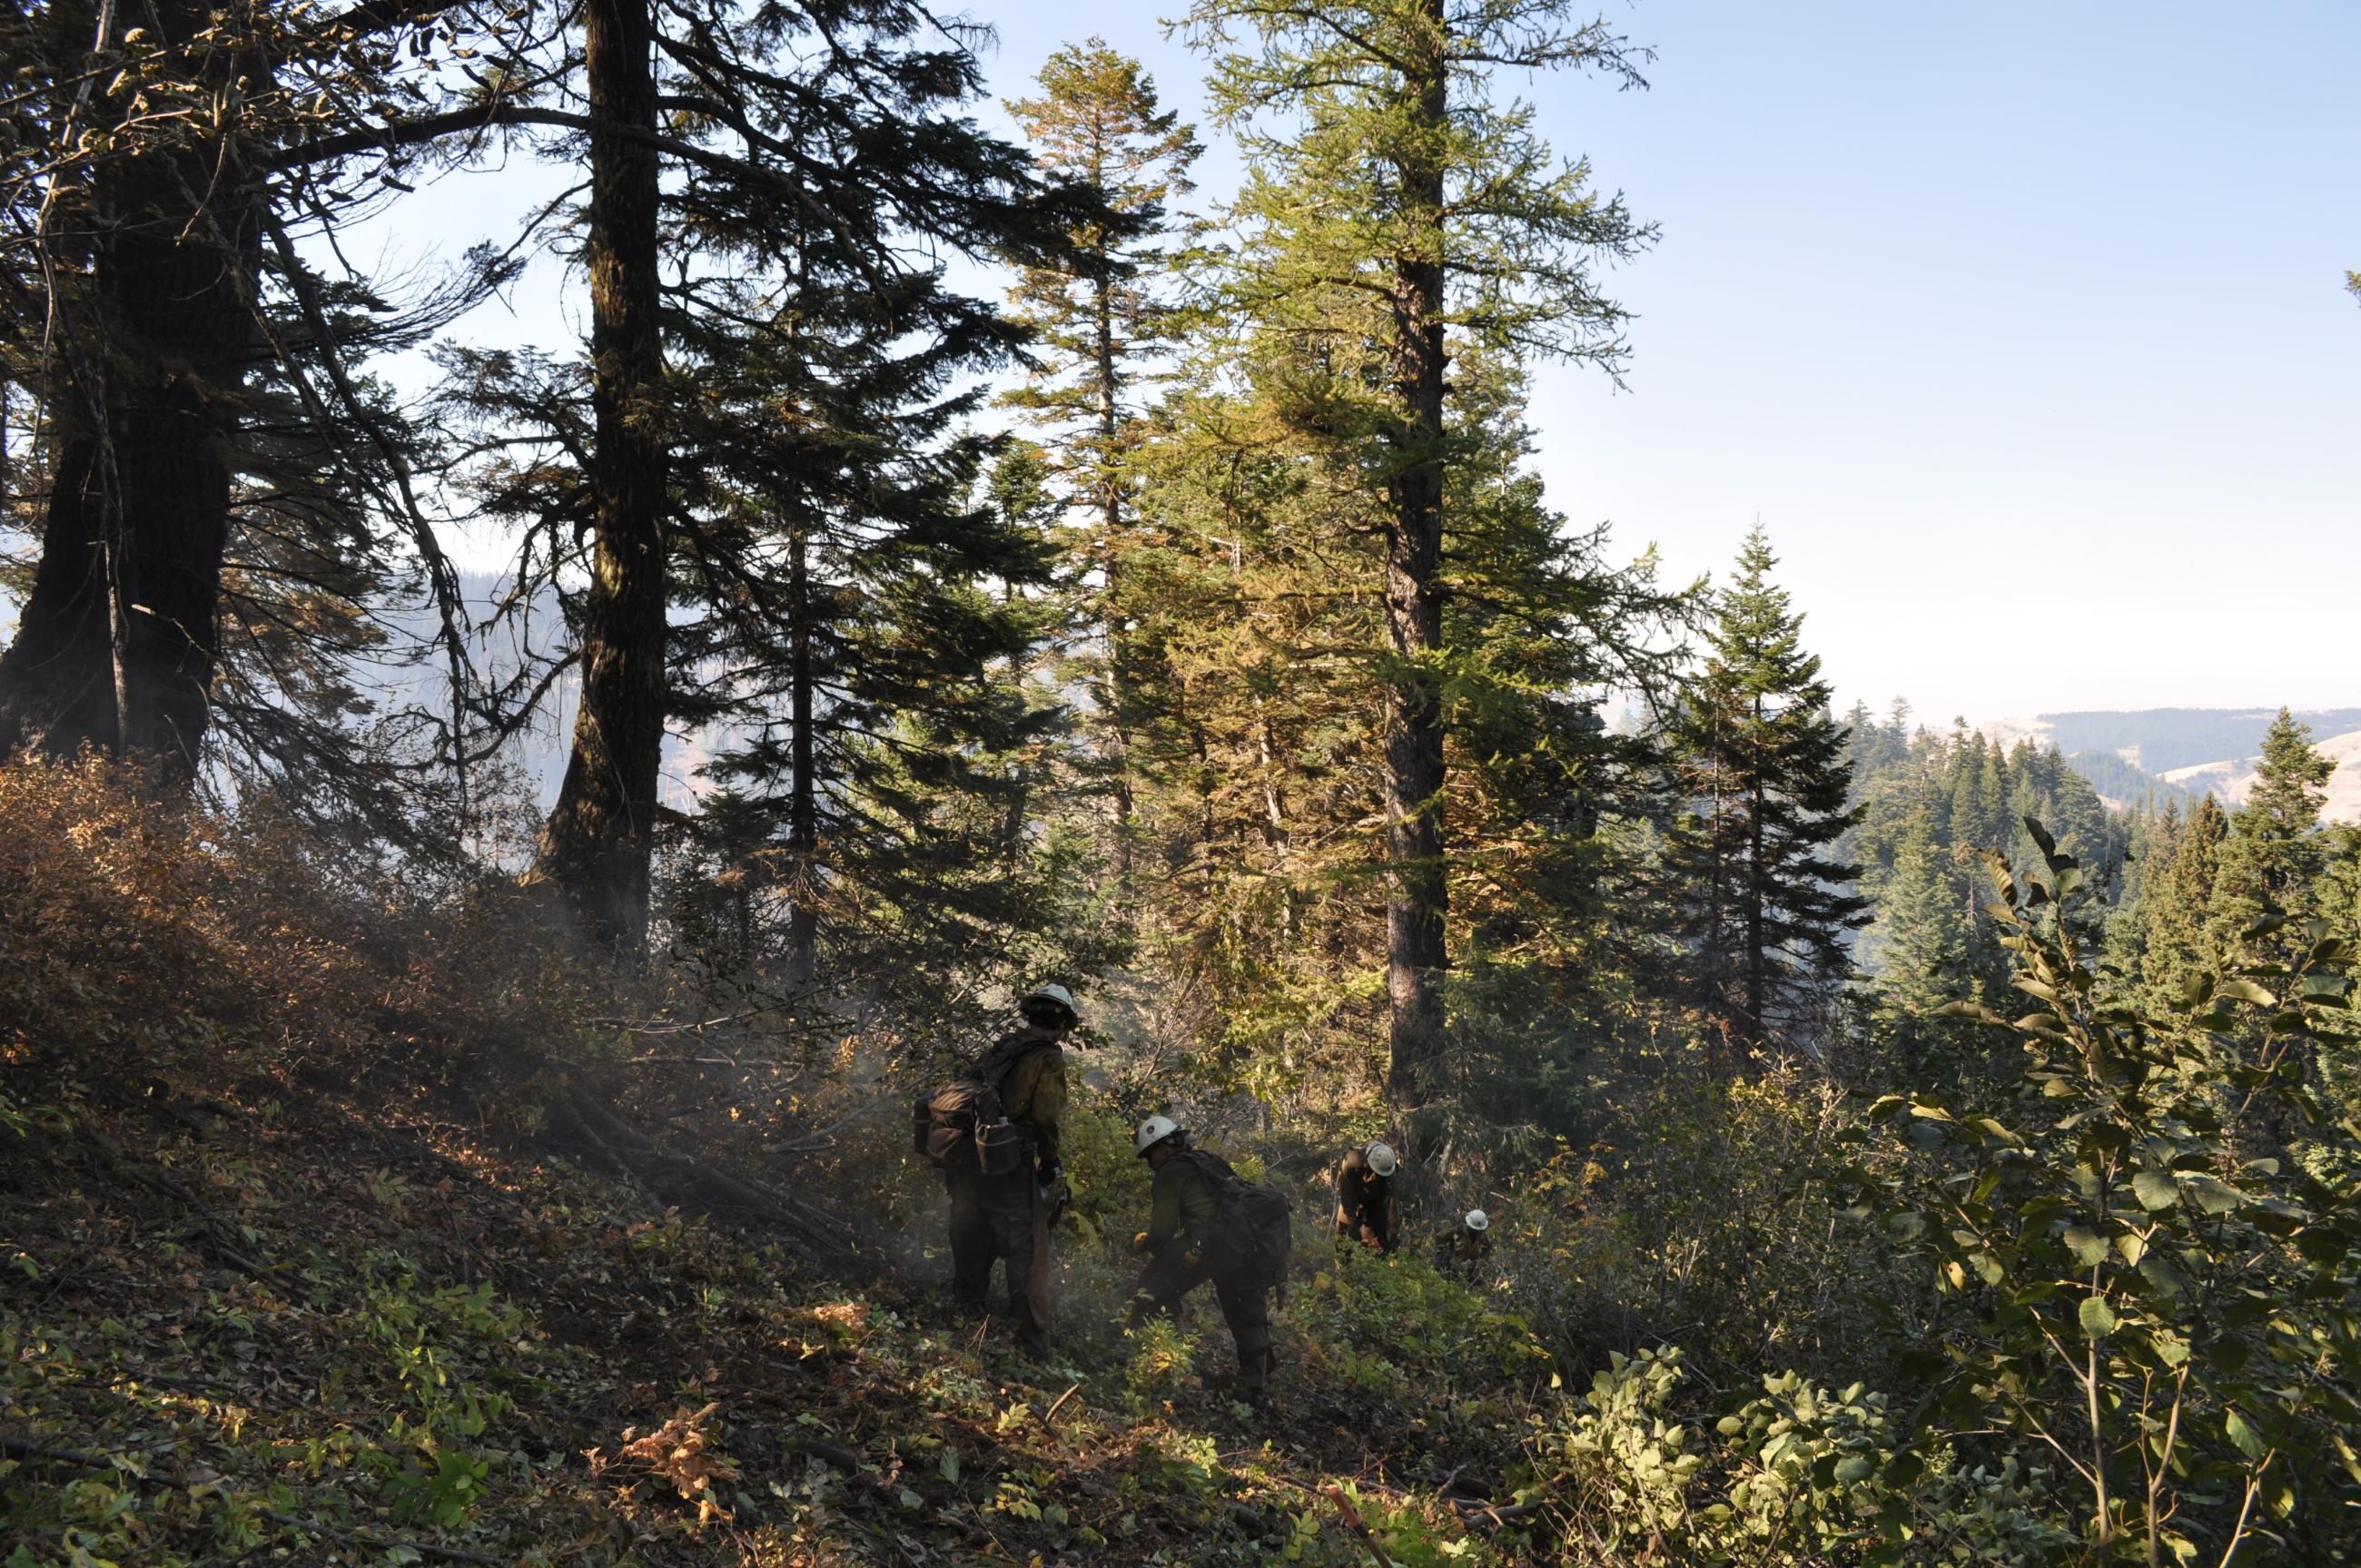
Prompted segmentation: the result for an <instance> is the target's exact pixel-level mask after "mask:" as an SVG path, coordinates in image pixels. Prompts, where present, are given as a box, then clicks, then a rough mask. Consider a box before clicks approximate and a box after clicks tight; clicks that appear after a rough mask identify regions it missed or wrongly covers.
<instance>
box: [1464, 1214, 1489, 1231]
mask: <svg viewBox="0 0 2361 1568" xmlns="http://www.w3.org/2000/svg"><path fill="white" fill-rule="evenodd" d="M1467 1228H1468V1229H1469V1230H1471V1231H1488V1230H1490V1229H1491V1228H1492V1216H1491V1215H1489V1214H1487V1213H1486V1212H1484V1211H1483V1210H1481V1209H1470V1210H1468V1211H1467Z"/></svg>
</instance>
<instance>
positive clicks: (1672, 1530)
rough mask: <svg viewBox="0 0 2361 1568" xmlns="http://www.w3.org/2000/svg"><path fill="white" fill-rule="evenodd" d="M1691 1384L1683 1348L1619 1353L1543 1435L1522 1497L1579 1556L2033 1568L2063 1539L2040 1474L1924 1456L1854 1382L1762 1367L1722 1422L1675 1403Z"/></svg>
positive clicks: (1772, 1565) (1796, 1567) (1786, 1566)
mask: <svg viewBox="0 0 2361 1568" xmlns="http://www.w3.org/2000/svg"><path fill="white" fill-rule="evenodd" d="M1686 1382H1687V1373H1686V1368H1685V1366H1684V1365H1683V1361H1682V1356H1681V1353H1680V1351H1679V1350H1677V1349H1671V1350H1665V1351H1662V1352H1655V1351H1643V1352H1642V1353H1641V1354H1639V1355H1637V1356H1634V1357H1630V1358H1626V1357H1623V1356H1617V1357H1615V1358H1614V1360H1613V1364H1612V1365H1610V1366H1609V1367H1608V1368H1607V1369H1606V1370H1604V1371H1601V1372H1599V1373H1598V1375H1597V1376H1595V1377H1594V1378H1593V1379H1592V1383H1591V1388H1590V1392H1589V1393H1588V1394H1587V1395H1585V1396H1583V1397H1582V1398H1579V1399H1577V1400H1576V1401H1574V1402H1573V1403H1571V1404H1570V1405H1568V1406H1565V1407H1563V1408H1561V1409H1560V1411H1559V1412H1558V1414H1557V1415H1556V1416H1555V1417H1554V1419H1553V1420H1549V1421H1547V1422H1545V1423H1543V1426H1542V1429H1541V1431H1539V1432H1538V1434H1537V1435H1536V1438H1535V1441H1534V1442H1533V1444H1532V1458H1533V1464H1534V1470H1535V1475H1536V1477H1537V1479H1536V1482H1535V1485H1534V1486H1533V1487H1532V1489H1531V1490H1530V1491H1529V1492H1528V1493H1527V1494H1526V1496H1527V1497H1528V1498H1529V1499H1531V1500H1534V1501H1537V1502H1539V1503H1540V1504H1541V1505H1542V1507H1543V1511H1544V1512H1545V1513H1547V1514H1548V1515H1549V1516H1550V1517H1551V1518H1553V1519H1554V1520H1555V1522H1556V1523H1557V1525H1558V1527H1559V1528H1560V1529H1561V1530H1563V1531H1564V1533H1565V1536H1566V1537H1567V1539H1568V1540H1570V1541H1574V1542H1576V1543H1577V1545H1578V1547H1579V1549H1580V1550H1581V1551H1583V1552H1587V1554H1588V1557H1587V1559H1585V1560H1595V1561H1598V1562H1602V1563H1620V1562H1625V1561H1630V1560H1631V1559H1632V1558H1633V1557H1635V1556H1642V1555H1644V1556H1645V1557H1647V1558H1648V1559H1649V1560H1651V1561H1653V1562H1658V1563H1697V1564H1707V1563H1745V1564H1748V1565H1750V1568H1758V1565H1759V1568H1790V1565H1792V1568H1807V1565H1818V1564H1830V1563H1861V1564H1864V1565H1867V1564H1902V1563H1913V1564H1916V1563H1925V1564H1929V1565H1931V1564H1935V1563H1994V1564H2023V1565H2030V1564H2033V1563H2043V1562H2047V1561H2049V1560H2050V1559H2051V1557H2052V1556H2053V1554H2054V1553H2055V1552H2057V1551H2058V1550H2059V1548H2061V1547H2062V1546H2064V1545H2066V1544H2068V1543H2069V1542H2070V1541H2071V1539H2072V1537H2071V1536H2070V1534H2069V1533H2068V1532H2066V1531H2064V1530H2060V1529H2059V1528H2058V1527H2057V1526H2056V1525H2055V1524H2054V1523H2052V1522H2050V1520H2049V1519H2048V1517H2047V1515H2048V1512H2049V1511H2050V1510H2048V1508H2047V1507H2046V1497H2047V1493H2046V1481H2047V1477H2046V1476H2044V1475H2041V1474H2039V1473H2027V1472H2022V1471H2020V1470H2019V1469H2018V1467H2017V1466H2016V1465H2015V1463H2014V1462H2013V1461H2010V1462H2004V1463H2003V1464H2001V1465H1999V1466H1998V1467H1996V1468H1993V1469H1962V1468H1960V1467H1959V1466H1958V1465H1956V1464H1951V1463H1949V1460H1948V1456H1943V1458H1942V1460H1941V1462H1940V1463H1929V1462H1928V1461H1927V1459H1926V1458H1924V1457H1922V1456H1921V1455H1920V1454H1919V1453H1917V1452H1916V1451H1915V1449H1914V1448H1913V1447H1912V1446H1911V1444H1910V1443H1909V1442H1907V1439H1906V1437H1905V1435H1904V1434H1902V1433H1901V1432H1899V1431H1897V1430H1896V1428H1895V1425H1894V1422H1893V1420H1891V1418H1890V1416H1889V1415H1888V1412H1887V1409H1886V1401H1885V1398H1884V1397H1883V1395H1880V1394H1874V1393H1870V1392H1868V1391H1866V1390H1864V1389H1863V1388H1862V1387H1861V1386H1860V1385H1859V1384H1854V1385H1852V1386H1851V1387H1847V1388H1845V1389H1843V1390H1841V1391H1839V1392H1831V1391H1829V1390H1828V1389H1827V1388H1825V1387H1821V1386H1820V1385H1818V1384H1817V1383H1815V1382H1813V1381H1812V1380H1811V1379H1809V1378H1806V1377H1804V1376H1800V1375H1798V1374H1795V1373H1792V1372H1790V1373H1783V1374H1779V1375H1776V1376H1767V1377H1765V1378H1764V1379H1763V1384H1762V1387H1763V1392H1762V1394H1761V1395H1760V1396H1758V1397H1757V1398H1752V1399H1750V1400H1748V1401H1747V1402H1746V1403H1745V1404H1743V1405H1741V1406H1740V1407H1739V1408H1738V1409H1736V1410H1735V1411H1733V1412H1731V1413H1730V1414H1729V1415H1726V1416H1723V1417H1721V1418H1720V1419H1719V1420H1713V1419H1712V1418H1711V1417H1710V1416H1709V1415H1707V1414H1702V1413H1698V1412H1696V1411H1694V1410H1684V1409H1683V1406H1682V1396H1683V1392H1684V1390H1685V1388H1686Z"/></svg>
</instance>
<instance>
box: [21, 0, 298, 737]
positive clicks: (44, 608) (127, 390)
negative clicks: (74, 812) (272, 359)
mask: <svg viewBox="0 0 2361 1568" xmlns="http://www.w3.org/2000/svg"><path fill="white" fill-rule="evenodd" d="M150 15H151V16H155V18H156V21H157V23H158V24H159V25H160V27H161V29H162V31H163V32H164V33H165V34H166V35H167V37H168V38H182V37H185V36H186V35H187V34H188V33H190V32H192V31H194V30H196V29H197V28H198V27H203V26H204V25H206V18H205V16H204V15H203V13H202V12H196V13H194V14H192V12H191V11H190V9H189V8H188V7H187V6H186V5H171V4H167V5H163V6H161V7H159V11H158V12H155V13H150ZM259 69H260V68H259V67H258V66H257V65H256V64H255V63H254V62H252V61H250V60H227V59H225V60H223V61H221V62H220V65H219V67H218V70H219V71H220V72H221V73H222V74H224V75H227V74H229V73H231V72H233V71H248V72H254V71H258V70H259ZM101 112H102V113H103V112H104V111H101ZM93 181H94V190H93V195H94V197H95V199H96V208H97V214H98V217H99V221H100V224H101V225H102V228H101V232H100V234H99V236H98V238H97V241H96V243H95V244H94V246H93V247H92V250H91V253H90V266H91V270H92V274H93V282H94V284H95V288H94V290H93V295H92V296H91V297H89V298H88V299H86V300H85V301H83V302H81V303H82V308H83V309H85V310H87V312H88V313H89V315H90V317H91V319H89V320H85V321H75V320H72V319H71V318H72V317H73V316H74V315H75V313H76V309H77V306H76V302H73V301H71V300H69V301H63V302H60V310H61V312H62V313H64V315H65V316H66V317H67V318H68V319H67V320H66V322H65V324H64V331H63V332H62V334H60V358H61V359H62V360H63V361H64V363H65V374H64V376H63V377H62V378H61V379H63V380H65V381H67V382H68V385H67V386H66V387H65V389H64V390H63V394H62V395H61V396H59V397H56V398H54V399H53V400H52V401H53V414H54V418H55V419H56V422H57V424H56V428H57V430H58V432H59V435H60V440H59V444H58V446H57V449H56V458H55V462H56V468H55V475H56V477H55V484H54V488H52V489H51V491H50V494H49V506H48V509H47V516H46V517H45V518H44V520H43V527H42V538H41V560H40V565H39V566H38V568H37V569H36V572H35V575H34V579H33V591H32V593H31V595H30V597H29V598H27V600H26V603H25V609H24V613H23V615H22V616H21V617H20V618H19V620H18V623H17V629H16V641H14V642H13V643H12V644H11V645H10V646H9V648H8V651H7V652H6V653H5V655H0V755H5V753H6V752H8V751H14V750H16V748H17V747H19V746H22V745H30V746H33V747H36V748H38V749H39V750H40V751H44V752H47V753H49V754H50V755H53V756H71V755H72V754H73V753H74V752H75V751H79V750H80V749H81V748H82V746H83V745H85V744H88V745H92V746H95V747H98V748H100V749H102V750H105V751H114V752H115V753H117V754H118V755H120V754H124V753H126V752H148V753H154V754H155V755H157V756H158V757H159V759H160V760H161V762H162V763H163V766H164V769H165V772H166V774H167V776H168V777H171V778H176V779H180V780H186V779H189V778H191V777H192V776H193V775H194V773H195V772H196V768H197V762H198V757H199V753H200V750H201V748H202V746H203V740H204V732H205V724H206V719H207V717H208V712H209V697H210V695H211V691H212V686H213V674H214V656H215V652H216V650H217V646H218V631H217V627H216V624H215V616H216V610H217V608H218V605H219V601H220V597H221V571H222V554H223V550H224V547H225V544H226V543H227V541H228V537H229V502H230V446H231V442H232V440H233V438H234V436H235V434H236V428H237V405H238V400H239V397H240V392H241V385H242V383H243V381H244V379H245V377H246V375H247V371H248V370H249V369H251V368H252V367H253V366H254V365H255V364H256V363H257V361H258V358H259V356H260V343H259V333H258V328H257V326H256V324H255V319H254V313H253V304H252V301H251V299H250V297H249V294H248V290H249V288H250V286H251V280H252V279H253V278H254V276H255V274H256V270H257V269H258V265H259V259H260V243H261V221H260V219H261V210H260V205H259V203H260V202H261V200H262V192H261V186H260V182H259V181H258V180H257V179H255V178H254V177H253V176H252V174H251V172H250V171H249V170H247V168H246V166H245V164H244V162H243V159H242V158H241V155H240V149H239V148H238V147H237V145H236V142H235V141H233V142H231V143H230V145H228V146H227V147H223V146H220V145H218V144H215V145H212V146H203V145H200V146H194V147H190V148H181V149H179V150H176V151H170V152H165V151H156V152H150V153H145V154H132V155H129V156H125V157H119V158H111V159H107V160H105V161H104V162H102V163H101V164H100V165H99V166H98V169H97V170H96V171H95V173H94V175H93Z"/></svg>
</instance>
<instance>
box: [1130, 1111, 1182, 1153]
mask: <svg viewBox="0 0 2361 1568" xmlns="http://www.w3.org/2000/svg"><path fill="white" fill-rule="evenodd" d="M1179 1133H1180V1123H1178V1122H1175V1121H1174V1120H1173V1119H1172V1118H1171V1117H1170V1116H1150V1117H1149V1118H1148V1120H1147V1121H1145V1122H1142V1123H1141V1124H1139V1141H1138V1144H1137V1153H1139V1154H1140V1155H1141V1156H1142V1157H1145V1156H1146V1155H1147V1153H1148V1150H1150V1149H1152V1148H1154V1147H1155V1146H1157V1145H1159V1144H1160V1143H1162V1142H1163V1141H1164V1140H1165V1139H1167V1138H1170V1137H1173V1136H1176V1135H1178V1134H1179Z"/></svg>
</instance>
